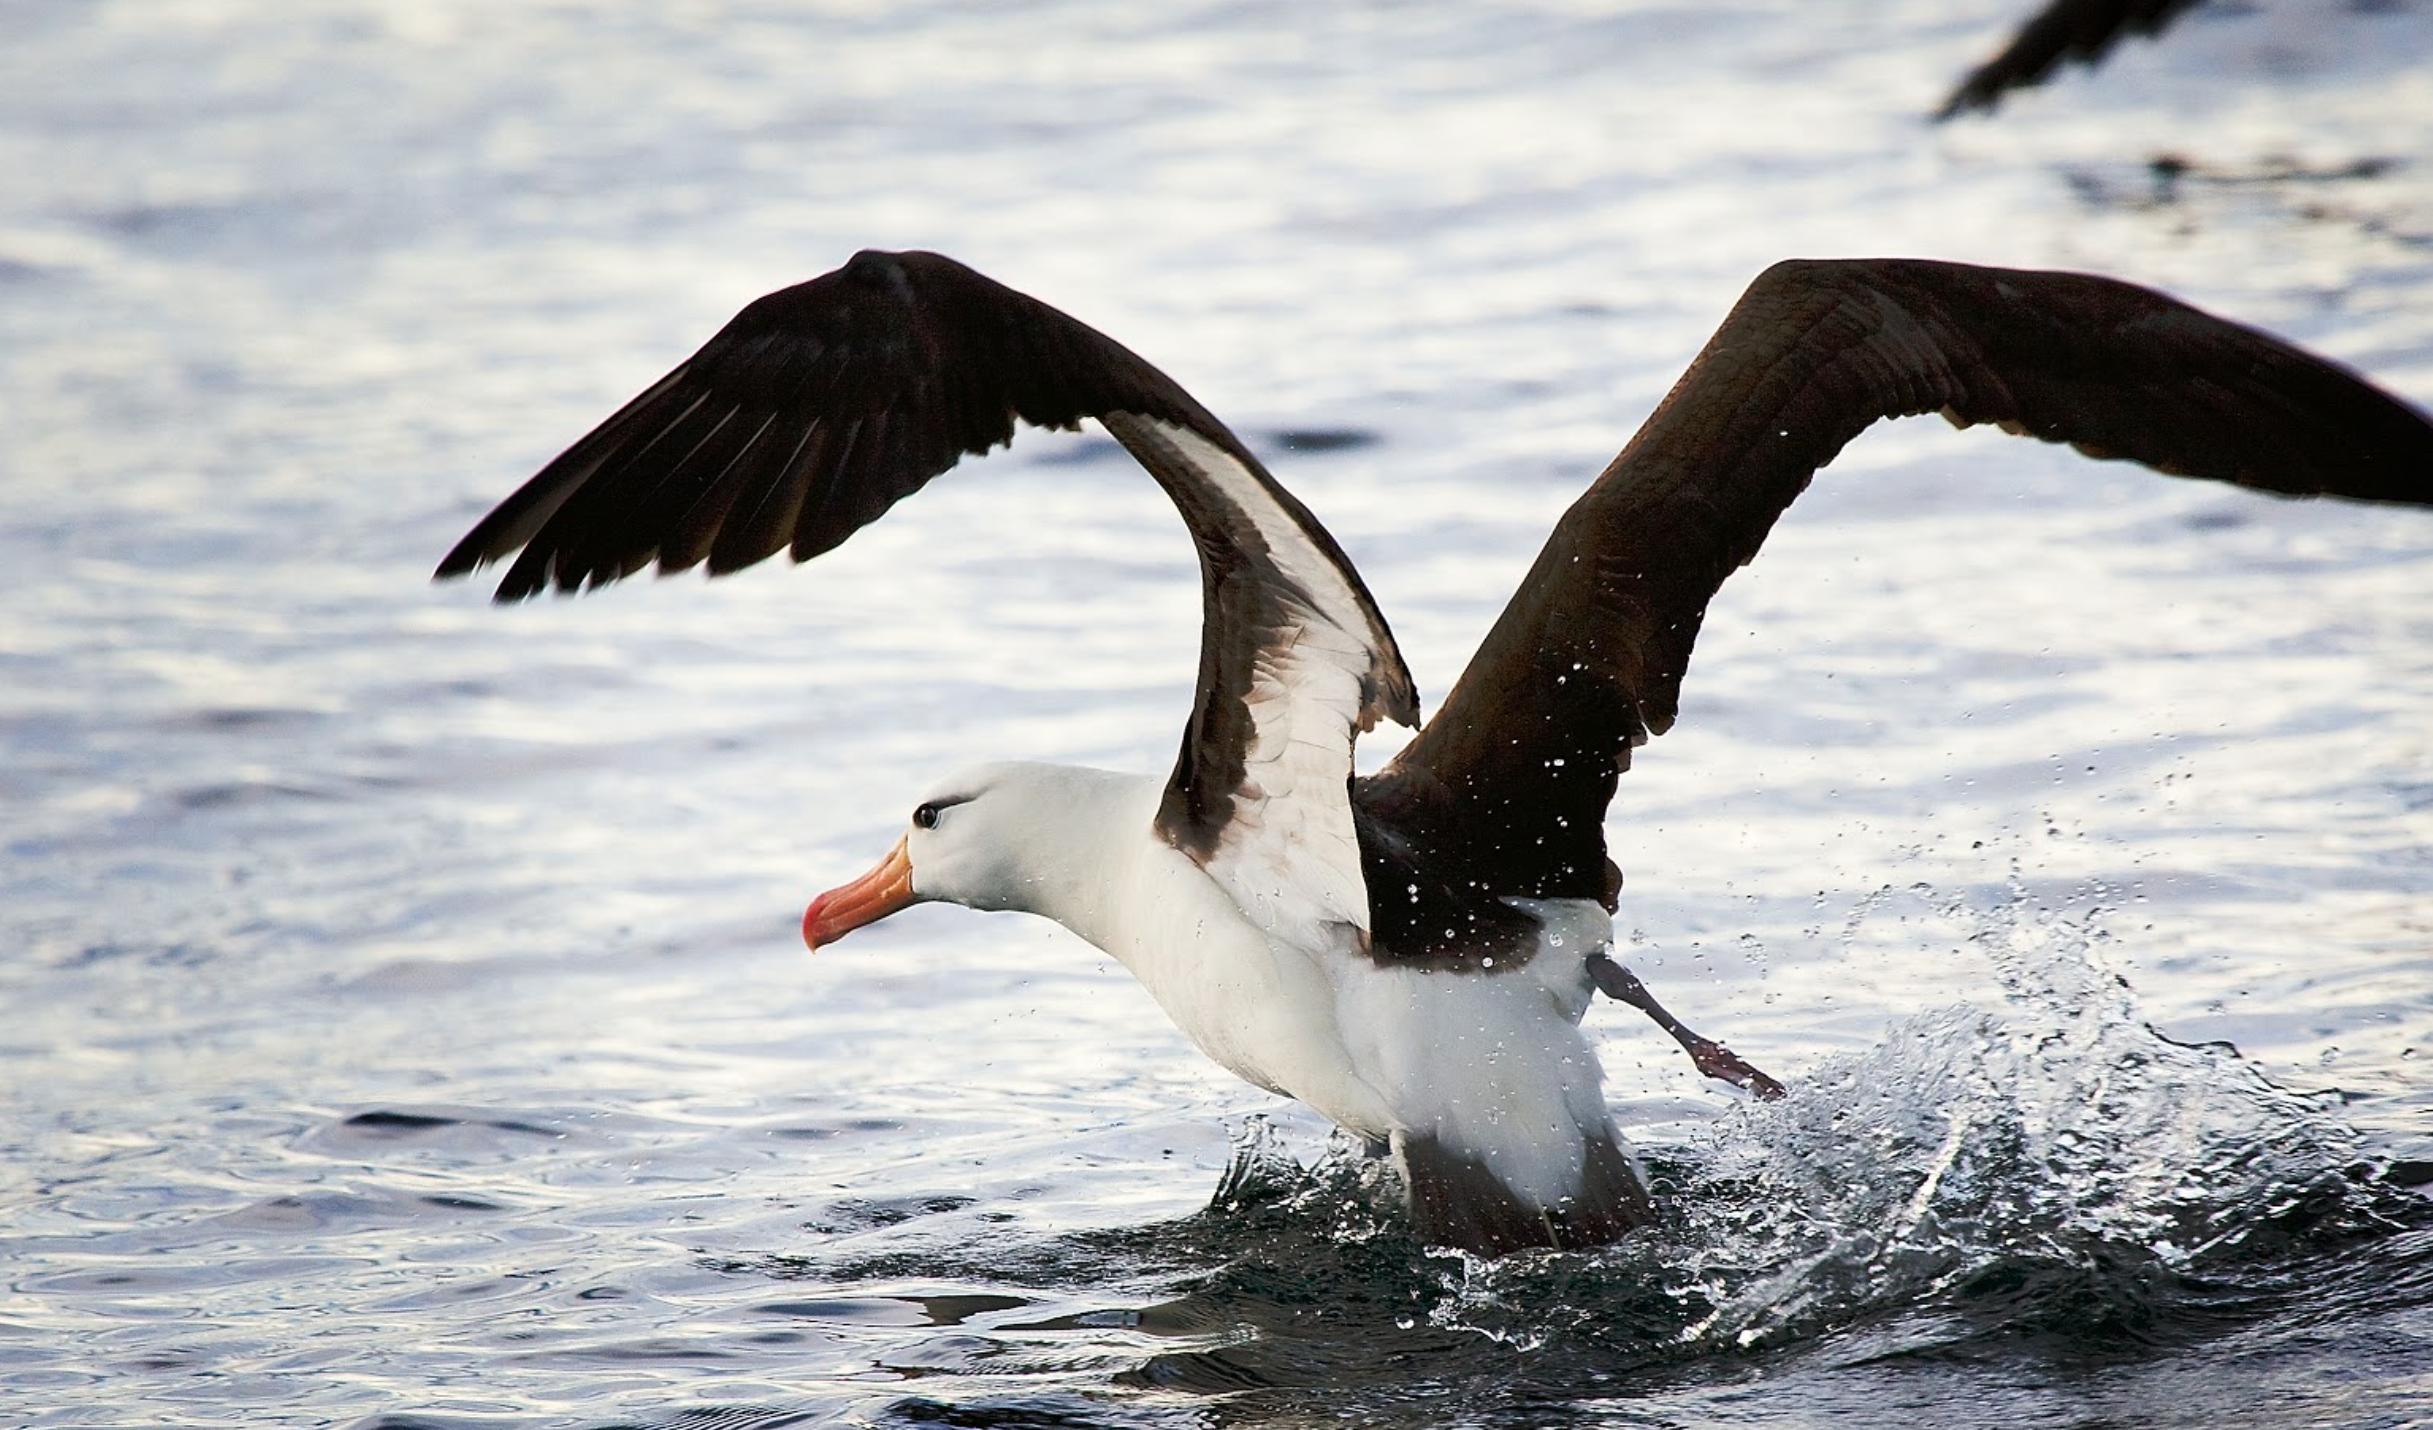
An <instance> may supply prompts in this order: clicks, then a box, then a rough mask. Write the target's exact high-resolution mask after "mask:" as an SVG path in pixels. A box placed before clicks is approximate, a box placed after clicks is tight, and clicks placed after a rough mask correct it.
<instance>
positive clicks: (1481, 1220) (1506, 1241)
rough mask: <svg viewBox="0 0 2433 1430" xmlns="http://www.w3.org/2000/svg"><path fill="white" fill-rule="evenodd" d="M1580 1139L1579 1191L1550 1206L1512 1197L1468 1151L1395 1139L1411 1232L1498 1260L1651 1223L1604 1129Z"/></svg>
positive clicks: (1601, 1239)
mask: <svg viewBox="0 0 2433 1430" xmlns="http://www.w3.org/2000/svg"><path fill="white" fill-rule="evenodd" d="M1580 1132H1581V1136H1582V1138H1583V1146H1582V1151H1583V1154H1584V1155H1583V1157H1582V1159H1581V1165H1580V1177H1579V1184H1578V1186H1577V1188H1576V1189H1575V1190H1573V1191H1572V1192H1570V1193H1569V1194H1567V1195H1565V1196H1562V1197H1560V1198H1558V1199H1556V1201H1555V1202H1554V1203H1553V1205H1551V1206H1548V1205H1541V1204H1539V1203H1538V1202H1537V1201H1535V1200H1533V1199H1531V1198H1529V1197H1526V1196H1523V1195H1521V1194H1520V1193H1518V1192H1515V1191H1514V1190H1513V1189H1512V1187H1511V1186H1510V1185H1509V1184H1508V1183H1506V1182H1505V1180H1504V1179H1503V1178H1501V1177H1498V1176H1497V1175H1496V1174H1495V1172H1494V1170H1493V1169H1492V1168H1491V1167H1489V1166H1488V1165H1487V1163H1486V1162H1485V1161H1484V1160H1482V1159H1481V1158H1480V1157H1479V1156H1478V1155H1477V1154H1475V1153H1473V1152H1469V1151H1465V1150H1463V1149H1462V1148H1459V1147H1455V1146H1451V1145H1449V1144H1447V1143H1445V1142H1443V1141H1441V1140H1439V1139H1438V1138H1436V1137H1435V1136H1433V1135H1430V1134H1427V1133H1407V1132H1398V1133H1396V1134H1395V1136H1394V1151H1395V1153H1396V1157H1397V1160H1398V1161H1399V1162H1400V1163H1401V1165H1402V1171H1403V1178H1404V1180H1405V1181H1406V1182H1407V1183H1408V1184H1409V1186H1410V1192H1411V1221H1412V1225H1413V1228H1414V1229H1415V1230H1416V1231H1417V1232H1418V1233H1419V1237H1420V1239H1421V1240H1423V1241H1425V1242H1427V1243H1428V1244H1430V1245H1431V1246H1454V1247H1459V1248H1461V1249H1462V1250H1464V1251H1469V1252H1475V1253H1477V1254H1478V1255H1481V1256H1502V1255H1504V1254H1505V1253H1507V1252H1513V1251H1528V1250H1533V1249H1535V1250H1555V1251H1562V1250H1568V1249H1572V1248H1577V1247H1586V1246H1603V1245H1605V1244H1607V1243H1608V1242H1614V1241H1619V1240H1621V1239H1622V1238H1623V1236H1625V1235H1627V1234H1628V1233H1629V1232H1630V1231H1631V1230H1633V1229H1634V1228H1636V1227H1641V1226H1645V1225H1647V1223H1648V1222H1650V1221H1651V1220H1653V1219H1654V1212H1653V1211H1652V1210H1651V1208H1650V1206H1649V1204H1648V1199H1647V1189H1646V1188H1645V1187H1643V1186H1641V1185H1640V1182H1639V1173H1638V1171H1637V1169H1636V1168H1634V1167H1633V1166H1632V1165H1631V1160H1630V1156H1629V1154H1627V1153H1625V1152H1624V1151H1623V1150H1622V1145H1621V1143H1620V1141H1619V1140H1617V1139H1616V1137H1615V1136H1614V1131H1613V1128H1612V1126H1611V1125H1610V1124H1608V1125H1606V1126H1604V1127H1602V1128H1589V1127H1584V1128H1582V1129H1580Z"/></svg>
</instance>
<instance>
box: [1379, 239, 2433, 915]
mask: <svg viewBox="0 0 2433 1430" xmlns="http://www.w3.org/2000/svg"><path fill="white" fill-rule="evenodd" d="M1936 411H1940V412H1941V413H1943V414H1944V415H1945V416H1946V417H1948V418H1949V419H1950V420H1951V421H1952V422H1954V423H1955V424H1957V425H1960V426H1967V425H1969V424H1972V423H1978V422H1990V423H1995V424H1998V425H2000V426H2001V427H2003V428H2004V429H2005V430H2007V431H2011V432H2015V433H2020V434H2023V435H2026V436H2032V437H2039V438H2042V439H2044V440H2046V441H2049V442H2068V443H2071V444H2073V445H2075V446H2076V447H2078V448H2079V449H2080V450H2081V451H2083V452H2086V453H2087V454H2089V455H2091V456H2098V457H2122V458H2128V459H2131V460H2134V461H2138V462H2143V463H2145V464H2146V465H2147V466H2150V467H2153V468H2156V469H2157V470H2160V471H2163V472H2167V473H2170V474H2173V475H2176V476H2188V477H2204V478H2210V479H2213V480H2218V481H2228V482H2236V483H2239V484H2241V485H2244V486H2251V487H2259V488H2262V489H2264V490H2266V491H2273V492H2281V493H2286V494H2291V495H2317V494H2322V495H2333V496H2343V497H2353V498H2360V499H2364V500H2371V501H2387V502H2405V503H2410V504H2414V505H2420V506H2422V505H2433V423H2428V422H2427V420H2426V418H2425V417H2424V416H2423V415H2422V414H2420V413H2418V412H2416V411H2415V410H2413V409H2411V408H2409V407H2407V406H2406V405H2404V404H2402V403H2401V402H2399V401H2398V400H2397V399H2395V398H2393V397H2391V396H2390V395H2389V394H2387V393H2384V392H2383V391H2381V390H2380V389H2378V388H2375V387H2374V386H2372V385H2371V384H2369V383H2367V382H2366V381H2364V380H2363V379H2362V378H2360V377H2358V376H2356V375H2355V374H2353V373H2351V372H2349V371H2347V370H2346V369H2344V368H2341V367H2338V366H2336V365H2334V364H2332V363H2330V362H2327V361H2325V360H2323V359H2321V358H2317V357H2313V356H2311V355H2309V354H2307V353H2305V352H2302V351H2300V350H2298V349H2297V348H2294V347H2292V346H2290V345H2289V344H2287V343H2285V342H2282V341H2281V340H2279V339H2277V338H2273V337H2270V336H2267V335H2266V334H2263V333H2260V332H2256V331H2254V330H2253V329H2249V328H2244V327H2240V326H2238V325H2236V324H2233V323H2229V322H2225V321H2223V320H2222V319H2219V318H2215V317H2211V316H2209V315H2207V314H2205V313H2202V312H2199V311H2198V310H2196V309H2194V308H2191V307H2189V306H2187V305H2186V304H2184V303H2180V302H2177V301H2175V300H2173V299H2171V298H2167V297H2164V296H2163V295H2161V294H2159V293H2154V292H2151V291H2148V290H2146V289H2143V288H2138V287H2133V286H2131V285H2129V284H2126V283H2119V282H2114V281H2112V280H2109V279H2103V278H2094V277H2088V276H2085V275H2081V274H2072V273H2026V272H2015V271H2010V270H2005V269H1996V268H1975V267H1969V266H1966V265H1962V264H1956V263H1935V262H1926V261H1920V260H1901V259H1867V260H1856V261H1841V262H1813V261H1795V262H1786V263H1778V264H1776V265H1775V266H1774V267H1772V268H1770V269H1768V270H1766V272H1765V273H1764V274H1762V275H1760V276H1759V277H1758V279H1757V281H1756V282H1755V283H1753V284H1751V285H1750V287H1749V290H1748V292H1747V293H1746V294H1745V295H1743V297H1742V298H1741V300H1740V302H1739V304H1738V305H1737V306H1735V307H1734V308H1733V310H1732V312H1731V315H1730V316H1729V317H1727V318H1725V319H1724V323H1723V326H1722V328H1720V329H1719V330H1717V332H1716V333H1715V336H1714V337H1713V338H1712V339H1711V340H1710V341H1709V342H1708V343H1707V345H1706V348H1705V350H1704V351H1702V352H1701V353H1700V354H1699V355H1698V358H1697V360H1696V361H1695V362H1694V363H1692V364H1691V365H1690V368H1689V371H1687V372H1686V373H1684V374H1682V377H1681V380H1680V381H1679V382H1678V383H1676V384H1675V385H1674V387H1673V390H1672V392H1671V393H1670V395H1668V396H1667V397H1666V398H1665V399H1664V401H1663V403H1662V404H1661V405H1660V406H1659V407H1658V408H1657V409H1656V412H1655V414H1654V415H1653V416H1652V417H1650V418H1649V419H1648V421H1647V425H1646V426H1645V427H1643V428H1641V429H1640V431H1639V433H1638V435H1637V436H1635V437H1634V438H1632V439H1631V442H1630V445H1629V446H1628V447H1626V448H1624V449H1623V451H1622V454H1621V455H1620V456H1618V457H1616V458H1615V459H1614V461H1613V464H1612V465H1611V466H1609V467H1607V468H1606V469H1605V472H1604V474H1603V475H1602V476H1600V477H1598V478H1597V480H1596V482H1595V484H1594V485H1592V486H1591V487H1590V488H1589V489H1588V491H1587V492H1586V494H1584V495H1583V496H1581V498H1580V499H1579V500H1578V502H1576V503H1575V504H1574V505H1573V506H1572V508H1571V509H1570V511H1568V512H1567V513H1565V515H1564V517H1563V519H1562V521H1561V522H1560V523H1558V524H1557V525H1556V527H1555V530H1554V533H1553V535H1552V536H1551V537H1550V538H1549V539H1548V540H1547V543H1546V546H1545V549H1544V550H1543V551H1541V552H1540V553H1539V555H1538V559H1537V563H1536V565H1535V566H1533V567H1532V568H1531V569H1530V572H1529V575H1528V578H1527V579H1526V580H1524V581H1523V582H1522V583H1521V587H1520V590H1519V592H1518V593H1517V594H1515V595H1514V596H1513V598H1512V601H1511V603H1510V604H1509V605H1507V606H1506V607H1505V608H1504V612H1503V615H1502V616H1501V617H1500V618H1499V619H1498V620H1497V622H1496V624H1495V626H1494V627H1493V629H1492V630H1491V631H1490V632H1489V634H1488V636H1487V638H1486V640H1485V641H1484V642H1483V643H1482V644H1481V645H1480V647H1479V650H1478V653H1477V655H1476V656H1475V657H1473V658H1472V660H1471V662H1470V666H1469V669H1468V670H1466V671H1465V672H1463V674H1462V678H1461V680H1460V682H1459V683H1458V684H1457V685H1456V686H1455V687H1454V689H1453V691H1452V693H1451V694H1449V695H1448V696H1446V698H1445V701H1444V704H1443V705H1442V706H1441V707H1440V708H1439V709H1438V710H1437V712H1436V715H1435V717H1434V718H1433V719H1431V720H1430V721H1429V722H1428V725H1427V727H1426V728H1425V729H1424V730H1422V731H1421V732H1420V734H1419V736H1418V737H1417V738H1416V739H1414V740H1413V741H1412V742H1411V744H1410V746H1409V747H1408V748H1407V749H1405V750H1404V751H1403V752H1402V753H1401V754H1400V755H1398V756H1397V757H1396V758H1395V759H1394V761H1393V762H1392V763H1391V764H1390V765H1388V766H1387V767H1386V768H1385V769H1384V770H1381V771H1380V772H1379V773H1378V774H1377V775H1376V776H1374V777H1372V778H1370V779H1368V780H1365V781H1363V782H1362V784H1361V786H1360V787H1359V789H1358V790H1357V791H1356V794H1355V798H1356V802H1357V803H1358V805H1359V807H1360V810H1361V813H1362V818H1363V820H1364V822H1365V824H1367V825H1375V826H1379V827H1381V828H1384V829H1386V830H1389V831H1391V832H1392V833H1393V834H1394V836H1395V837H1396V838H1397V839H1398V840H1399V841H1400V842H1401V844H1403V845H1405V846H1407V847H1410V848H1414V849H1425V850H1427V851H1429V852H1430V853H1431V854H1433V855H1435V856H1438V857H1447V858H1451V859H1453V860H1455V861H1458V862H1457V863H1456V864H1455V865H1453V866H1451V867H1456V868H1460V869H1462V870H1465V871H1468V872H1467V873H1466V875H1465V877H1467V878H1470V879H1475V880H1477V881H1479V884H1480V892H1484V893H1487V894H1492V895H1529V896H1535V897H1551V896H1568V897H1574V898H1603V899H1605V900H1606V902H1607V904H1608V906H1609V907H1610V906H1611V903H1612V894H1613V890H1612V888H1611V886H1610V884H1609V875H1608V868H1609V866H1608V865H1607V864H1606V862H1605V856H1604V836H1603V831H1602V825H1603V818H1604V812H1605V806H1606V803H1607V802H1608V801H1609V800H1610V799H1611V798H1612V796H1613V791H1614V784H1615V776H1616V775H1617V774H1618V773H1619V772H1620V771H1621V770H1623V769H1626V768H1628V767H1629V763H1630V751H1631V747H1632V746H1633V745H1636V744H1639V743H1642V742H1643V741H1645V740H1646V739H1647V737H1648V736H1650V735H1653V734H1662V733H1663V732H1664V731H1665V730H1666V729H1667V728H1669V727H1670V726H1671V725H1672V723H1673V717H1674V713H1675V710H1676V708H1677V702H1678V700H1679V698H1680V692H1681V677H1682V672H1683V671H1684V669H1685V668H1686V667H1687V665H1688V662H1689V658H1690V647H1691V644H1692V642H1694V641H1695V640H1696V638H1697V635H1698V625H1699V622H1700V620H1701V619H1702V618H1703V617H1704V616H1705V614H1706V608H1707V602H1708V601H1709V599H1710V598H1712V597H1713V596H1714V594H1715V592H1716V589H1717V588H1718V587H1720V586H1721V585H1722V583H1723V580H1724V578H1725V577H1726V576H1728V575H1730V574H1731V573H1732V572H1733V571H1734V570H1735V569H1737V568H1738V567H1740V566H1742V565H1744V564H1746V563H1747V562H1748V561H1749V560H1750V559H1751V558H1753V557H1755V556H1756V554H1757V548H1758V545H1759V543H1761V542H1762V541H1764V540H1765V536H1766V533H1767V531H1768V530H1769V529H1771V528H1772V526H1773V525H1774V521H1775V518H1777V517H1778V516H1780V515H1781V514H1782V512H1783V510H1784V508H1786V507H1788V506H1789V505H1790V504H1791V501H1792V499H1793V498H1795V497H1797V496H1798V495H1799V494H1800V492H1801V491H1803V490H1805V489H1806V487H1807V485H1808V481H1809V478H1810V477H1811V476H1812V475H1813V474H1814V473H1815V471H1816V469H1817V468H1819V467H1821V466H1823V465H1824V464H1825V463H1827V462H1829V461H1831V460H1832V459H1833V457H1834V454H1835V453H1837V452H1839V451H1840V450H1841V449H1842V446H1843V444H1845V443H1847V442H1848V441H1849V440H1850V439H1851V438H1853V437H1855V436H1857V435H1858V434H1859V432H1860V431H1861V430H1863V429H1864V428H1866V427H1867V426H1868V425H1869V424H1871V423H1873V422H1875V421H1877V420H1878V419H1880V418H1885V417H1900V416H1906V415H1911V414H1916V413H1924V412H1936ZM1378 842H1379V840H1378V839H1374V838H1373V839H1372V844H1373V845H1374V844H1377V843H1378ZM1414 882H1420V881H1414ZM1447 897H1448V898H1450V897H1451V895H1450V894H1449V895H1448V896H1447ZM1382 902H1383V901H1381V903H1382ZM1386 912H1388V911H1385V910H1381V912H1380V927H1379V937H1380V938H1381V939H1385V938H1387V937H1388V936H1389V934H1390V933H1391V932H1392V930H1390V929H1388V928H1387V926H1386V922H1385V916H1386Z"/></svg>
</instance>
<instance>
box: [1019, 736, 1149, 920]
mask: <svg viewBox="0 0 2433 1430" xmlns="http://www.w3.org/2000/svg"><path fill="white" fill-rule="evenodd" d="M1163 788H1164V781H1162V780H1160V779H1156V778H1153V777H1151V776H1147V775H1138V774H1121V773H1117V772H1115V771H1111V770H1095V769H1087V768H1082V767H1079V766H1066V767H1060V768H1058V769H1057V770H1056V771H1055V778H1054V779H1053V780H1052V781H1048V782H1045V783H1043V784H1042V786H1041V787H1040V788H1039V790H1038V792H1037V794H1038V799H1037V806H1036V808H1035V809H1034V810H1033V811H1032V814H1031V820H1030V823H1031V826H1032V828H1031V831H1030V834H1031V837H1029V838H1028V839H1026V840H1025V841H1024V844H1023V847H1022V848H1021V849H1020V851H1019V852H1018V855H1017V857H1018V859H1019V861H1020V865H1021V875H1020V877H1019V879H1018V880H1017V881H1016V883H1015V888H1014V891H1013V892H1014V898H1015V900H1016V902H1014V903H1012V904H1011V905H1010V907H1016V908H1020V909H1022V910H1024V911H1025V912H1028V913H1034V914H1039V915H1041V916H1043V917H1046V918H1051V919H1054V920H1055V921H1056V922H1058V923H1060V924H1063V925H1064V926H1065V927H1066V928H1068V929H1071V930H1072V931H1073V932H1074V933H1076V934H1079V935H1080V936H1081V937H1083V938H1085V939H1087V940H1089V941H1090V942H1091V943H1092V944H1094V945H1096V946H1097V947H1099V948H1100V949H1103V950H1105V951H1107V952H1109V953H1114V954H1116V955H1117V956H1118V957H1121V956H1122V954H1123V952H1124V948H1123V945H1124V944H1125V943H1126V942H1128V939H1127V937H1126V926H1125V922H1124V920H1125V918H1126V917H1127V915H1129V914H1131V913H1132V912H1134V911H1133V910H1131V908H1130V905H1131V903H1132V902H1133V900H1132V898H1131V897H1130V890H1131V889H1132V887H1133V886H1134V884H1135V883H1136V881H1137V880H1138V878H1139V876H1140V871H1141V868H1142V865H1143V863H1144V861H1145V859H1146V858H1147V857H1148V856H1149V855H1150V853H1151V851H1152V850H1153V849H1154V848H1155V847H1156V844H1157V836H1156V834H1155V832H1154V831H1153V829H1152V827H1151V823H1152V821H1153V820H1154V819H1155V817H1156V813H1157V806H1158V799H1159V797H1160V794H1161V792H1162V790H1163Z"/></svg>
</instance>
